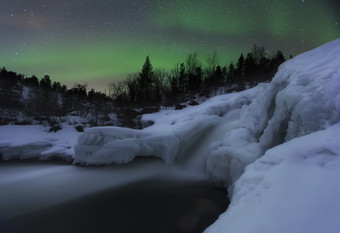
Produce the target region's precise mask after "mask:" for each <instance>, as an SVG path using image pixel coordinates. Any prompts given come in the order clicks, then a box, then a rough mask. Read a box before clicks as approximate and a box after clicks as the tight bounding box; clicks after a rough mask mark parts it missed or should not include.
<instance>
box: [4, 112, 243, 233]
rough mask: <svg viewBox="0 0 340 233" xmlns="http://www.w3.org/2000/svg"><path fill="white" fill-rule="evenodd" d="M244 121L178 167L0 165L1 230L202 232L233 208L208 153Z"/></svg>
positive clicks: (225, 124)
mask: <svg viewBox="0 0 340 233" xmlns="http://www.w3.org/2000/svg"><path fill="white" fill-rule="evenodd" d="M238 116H239V111H232V112H230V113H228V114H226V115H225V116H224V117H223V118H222V119H221V124H219V125H218V126H217V127H215V128H214V129H211V130H210V131H208V132H206V133H205V134H204V135H202V137H201V138H200V139H199V141H198V142H197V143H196V145H195V146H194V147H193V148H192V149H191V150H190V151H189V154H190V155H191V156H188V157H187V158H184V159H182V160H181V161H179V162H178V163H176V164H170V165H169V164H165V163H164V162H163V161H161V160H160V159H157V158H138V159H136V160H135V161H133V162H132V163H130V164H126V165H112V166H105V167H79V166H74V165H71V164H70V163H66V162H63V161H45V162H43V161H36V160H29V161H0V232H1V233H3V232H4V233H11V232H64V233H65V232H118V233H119V232H202V231H203V230H204V229H205V228H206V227H208V226H209V225H210V224H212V223H213V222H214V220H216V219H217V217H218V215H219V214H221V213H222V212H224V211H225V210H226V208H227V205H228V199H227V192H226V190H225V189H223V188H218V187H216V186H214V185H213V184H212V183H211V182H210V181H209V178H208V177H207V176H206V173H205V171H204V170H205V160H206V156H207V153H208V148H209V145H210V144H211V143H212V142H213V141H215V140H218V139H221V137H222V136H223V135H224V134H225V132H226V131H229V130H230V129H232V128H234V127H236V126H237V124H238V121H235V119H238Z"/></svg>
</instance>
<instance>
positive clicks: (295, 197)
mask: <svg viewBox="0 0 340 233" xmlns="http://www.w3.org/2000/svg"><path fill="white" fill-rule="evenodd" d="M339 90H340V39H338V40H335V41H333V42H330V43H328V44H325V45H323V46H321V47H319V48H316V49H314V50H312V51H309V52H306V53H304V54H301V55H299V56H297V57H295V58H293V59H291V60H289V61H287V62H285V63H284V64H282V65H281V66H280V68H279V71H278V72H277V74H276V75H275V77H274V79H273V80H272V82H271V83H264V84H260V85H259V86H258V87H256V88H253V89H250V90H247V91H244V92H240V93H233V94H228V95H221V96H217V97H214V98H212V99H210V100H208V101H206V102H204V103H202V104H200V105H199V106H192V107H188V108H185V109H183V110H181V111H175V110H162V111H160V112H158V113H155V114H148V115H144V116H143V120H145V121H149V120H152V121H154V122H155V124H154V125H152V126H150V127H147V128H145V129H143V130H132V129H125V128H119V127H101V128H91V129H87V130H86V131H85V132H84V133H83V134H81V136H80V137H79V138H78V142H77V144H76V145H75V146H74V148H75V154H74V162H75V163H80V164H111V163H127V162H131V161H132V160H133V159H134V158H135V157H136V156H157V157H160V158H162V159H163V160H164V161H165V162H167V163H182V164H184V165H185V166H184V167H186V168H187V169H194V170H195V169H197V168H199V169H198V170H199V171H200V172H201V173H208V174H209V175H210V177H211V178H212V179H214V180H215V181H216V182H219V183H221V184H223V185H225V186H228V187H229V196H230V198H231V205H230V207H229V209H228V210H227V212H226V213H224V214H223V215H221V216H220V218H219V219H218V220H217V221H216V223H215V224H213V225H212V226H211V227H210V228H208V229H207V232H212V233H215V232H240V233H247V232H249V233H250V232H254V233H255V232H261V233H266V232H268V233H269V232H270V233H272V232H275V233H277V232H293V233H294V232H296V233H298V232H299V233H303V232H306V233H307V232H308V233H310V232H327V233H328V232H339V229H340V212H339V211H338V210H339V207H340V198H339V197H340V195H339V194H340V188H339V187H340V180H339V179H338V177H339V175H340V174H339V173H340V160H339V158H340V137H339V136H340V92H339ZM6 127H7V128H6ZM12 127H15V126H2V127H0V130H1V133H0V151H1V152H2V154H3V158H5V159H10V158H18V157H19V158H24V157H26V156H27V155H29V156H28V157H32V156H33V154H39V156H38V157H40V158H45V157H46V156H45V155H46V154H47V155H53V156H56V155H57V154H58V153H60V154H61V155H62V157H65V155H67V156H69V158H71V156H72V155H71V153H70V149H72V146H73V145H74V144H75V143H76V142H75V141H70V140H69V139H68V138H70V137H74V136H76V134H77V133H75V132H73V131H72V130H71V128H70V130H71V131H72V133H74V136H71V134H72V133H70V134H67V136H66V137H64V136H61V135H62V134H63V131H61V132H60V133H59V135H60V136H57V135H58V133H56V134H55V135H54V137H50V136H47V135H51V134H44V135H41V136H39V137H38V138H34V137H35V136H34V137H33V136H32V137H31V138H30V137H29V136H26V137H25V136H23V140H22V141H21V142H20V140H19V142H20V143H19V144H16V141H17V139H16V136H15V134H13V136H12V137H9V136H7V135H10V134H11V131H12ZM18 127H19V126H18ZM18 129H19V131H18V132H19V133H20V128H18ZM22 129H24V128H22ZM32 129H34V130H38V131H39V130H40V129H36V128H32ZM66 129H67V127H66ZM34 130H28V131H27V132H29V131H32V132H33V131H34ZM38 131H37V132H38ZM3 132H8V133H6V135H5V133H3ZM18 132H17V133H18ZM64 132H65V134H66V132H68V131H67V130H65V131H64ZM30 134H31V133H27V135H30ZM36 134H38V135H39V133H36ZM32 135H34V133H32ZM46 138H50V139H48V140H46ZM25 140H26V141H25ZM73 140H74V138H73ZM35 142H39V143H38V145H36V144H34V143H35ZM66 142H67V143H68V145H65V144H64V143H66ZM41 144H43V146H44V150H43V151H41V148H40V147H39V146H40V145H41ZM47 144H48V147H47V146H46V145H47ZM32 146H33V147H32ZM34 146H37V147H34ZM18 148H19V149H18ZM22 148H24V149H25V150H23V149H22ZM27 148H38V149H35V150H33V149H32V151H33V152H34V153H33V152H32V151H30V153H27V151H29V150H28V149H27ZM47 149H48V151H52V152H56V151H58V152H57V153H54V154H53V153H47V152H46V150H47ZM22 151H24V152H22ZM14 152H16V153H14ZM37 152H39V153H37Z"/></svg>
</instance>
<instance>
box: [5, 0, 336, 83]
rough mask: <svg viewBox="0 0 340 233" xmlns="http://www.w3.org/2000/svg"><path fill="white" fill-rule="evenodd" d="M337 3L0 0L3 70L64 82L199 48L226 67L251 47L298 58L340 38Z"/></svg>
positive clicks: (161, 62) (167, 61)
mask: <svg viewBox="0 0 340 233" xmlns="http://www.w3.org/2000/svg"><path fill="white" fill-rule="evenodd" d="M339 12H340V3H338V1H337V0H324V1H321V0H281V1H279V0H259V1H252V0H210V1H209V0H159V1H156V0H130V1H128V0H114V1H113V0H97V1H93V0H59V1H55V0H29V1H22V0H0V49H1V52H0V67H6V68H7V69H9V70H13V71H15V72H18V73H23V74H25V75H26V76H31V75H33V74H35V75H37V76H38V77H42V76H43V75H45V74H48V75H50V76H51V78H52V80H54V81H60V82H61V83H64V84H69V85H72V84H73V83H76V82H78V83H84V82H87V83H88V84H89V86H90V87H95V88H96V89H104V88H105V85H107V83H108V82H109V81H112V80H116V79H123V78H125V77H126V76H127V74H128V73H133V72H137V71H140V69H141V67H142V64H143V62H144V59H145V57H146V56H147V55H149V56H150V59H151V62H152V64H153V66H154V67H155V68H164V69H166V70H169V69H171V68H173V67H174V66H175V65H176V63H178V62H184V61H185V57H186V56H187V54H188V53H190V52H197V53H198V56H199V59H200V61H201V62H202V63H204V61H205V60H206V56H207V55H208V54H211V53H212V52H214V51H216V52H217V53H218V57H219V61H220V63H221V65H226V64H228V63H229V62H230V61H232V60H234V61H235V60H236V59H237V57H238V56H239V54H240V53H241V52H248V51H249V50H250V48H251V47H252V45H253V44H254V43H256V44H257V45H259V46H262V45H264V46H265V48H266V49H267V50H268V52H269V53H271V52H274V51H275V50H277V49H281V50H282V51H283V52H284V54H285V55H287V56H288V55H290V54H293V55H297V54H299V53H301V52H303V51H306V50H310V49H312V48H314V47H317V46H319V45H321V44H323V43H326V42H328V41H331V40H334V39H336V38H339V37H340V25H339V24H340V14H339Z"/></svg>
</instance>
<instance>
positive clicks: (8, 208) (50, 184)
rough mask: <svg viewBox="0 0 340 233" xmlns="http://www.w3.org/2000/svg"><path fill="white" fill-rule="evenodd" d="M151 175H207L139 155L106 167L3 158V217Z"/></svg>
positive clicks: (0, 195)
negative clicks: (5, 159) (131, 159)
mask: <svg viewBox="0 0 340 233" xmlns="http://www.w3.org/2000/svg"><path fill="white" fill-rule="evenodd" d="M152 177H163V178H164V179H178V180H193V181H194V180H197V181H198V180H206V179H207V177H206V176H205V175H204V174H195V173H189V172H186V171H185V170H183V169H182V168H180V167H179V166H176V165H167V164H165V163H164V162H163V161H161V160H159V159H155V158H140V159H137V160H136V161H134V162H133V163H131V164H126V165H121V166H118V165H113V166H105V167H79V166H74V165H72V164H70V163H66V162H56V161H35V160H30V161H5V162H4V161H1V163H0V190H1V191H0V206H1V208H0V219H2V220H6V219H9V218H12V217H16V216H19V215H22V214H26V213H29V212H33V211H36V210H39V209H42V208H46V207H48V206H52V205H57V204H60V203H63V202H65V201H69V200H72V199H76V198H79V197H82V196H86V195H88V194H91V193H95V192H100V191H104V190H106V189H111V188H113V187H117V188H118V187H120V186H123V185H126V184H129V183H131V182H137V181H138V180H143V179H147V178H152Z"/></svg>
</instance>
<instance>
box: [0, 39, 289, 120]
mask: <svg viewBox="0 0 340 233" xmlns="http://www.w3.org/2000/svg"><path fill="white" fill-rule="evenodd" d="M284 61H285V57H284V55H283V53H282V52H281V51H277V52H276V53H275V54H273V55H272V56H271V57H269V56H268V54H267V53H266V51H265V49H264V47H258V46H256V45H254V47H253V48H252V50H251V51H250V52H248V53H247V54H246V55H245V56H244V55H243V53H241V55H240V57H239V58H238V60H237V62H236V63H233V62H231V63H230V64H229V65H228V66H221V65H220V64H219V63H220V62H219V59H218V56H217V53H212V54H211V55H209V56H208V57H207V61H206V64H207V65H206V66H204V67H203V66H202V63H201V62H200V61H199V59H198V55H197V53H190V54H188V56H187V58H186V60H185V62H184V63H178V64H177V65H176V66H175V67H174V68H173V69H171V70H170V71H165V70H163V69H154V68H153V66H152V64H151V61H150V57H149V56H147V57H146V59H145V62H144V64H143V67H142V70H141V72H139V73H135V74H130V75H129V76H128V77H127V78H126V79H125V80H123V81H114V82H111V83H109V87H108V89H109V95H106V94H104V93H101V92H98V91H95V90H94V89H91V90H88V89H87V85H86V84H74V86H73V87H72V88H70V89H68V88H67V87H66V86H65V85H62V84H60V82H52V80H51V78H50V76H48V75H45V76H44V77H43V78H41V79H38V78H37V77H36V76H34V75H33V76H32V77H25V76H24V75H22V74H17V73H15V72H12V71H8V70H6V68H2V69H0V124H7V123H9V122H20V123H23V124H24V123H30V122H31V121H32V119H35V120H38V121H40V120H47V121H50V122H56V121H60V118H62V117H64V116H68V115H73V116H81V117H82V118H84V119H86V120H87V121H89V122H92V124H93V125H103V124H105V121H109V120H110V114H112V113H115V114H117V115H118V117H121V118H122V120H126V119H125V118H129V116H130V115H131V118H133V117H136V115H137V113H136V112H131V111H130V112H128V113H127V114H125V115H124V114H121V113H120V112H121V111H122V109H123V111H125V110H126V109H127V108H132V107H135V108H136V107H137V108H138V107H145V106H159V105H175V104H177V103H180V102H184V101H187V100H188V99H189V98H190V96H193V95H196V94H200V95H207V94H209V93H210V92H211V91H212V90H216V89H218V88H220V87H224V88H225V89H226V90H228V91H230V92H231V91H241V90H243V89H245V88H246V86H248V87H251V86H254V85H256V84H257V83H259V82H263V81H268V80H270V79H271V78H272V77H273V76H274V74H275V73H276V71H277V69H278V67H279V65H280V64H281V63H282V62H284Z"/></svg>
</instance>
